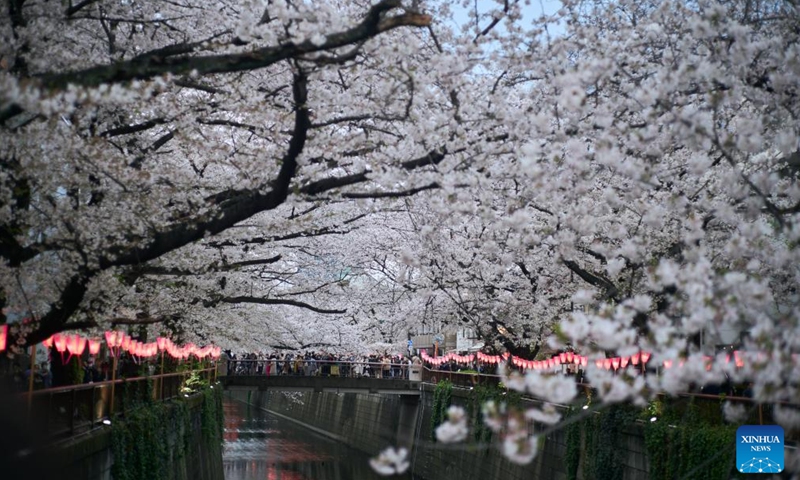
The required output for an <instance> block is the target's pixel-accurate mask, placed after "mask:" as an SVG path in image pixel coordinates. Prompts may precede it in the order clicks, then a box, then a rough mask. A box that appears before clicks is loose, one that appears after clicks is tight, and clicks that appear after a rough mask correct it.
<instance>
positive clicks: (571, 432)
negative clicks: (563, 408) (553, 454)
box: [566, 408, 583, 480]
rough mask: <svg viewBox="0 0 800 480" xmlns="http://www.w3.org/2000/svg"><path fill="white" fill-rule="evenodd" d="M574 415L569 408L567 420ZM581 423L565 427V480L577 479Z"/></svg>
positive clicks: (579, 459) (573, 410)
mask: <svg viewBox="0 0 800 480" xmlns="http://www.w3.org/2000/svg"><path fill="white" fill-rule="evenodd" d="M574 414H575V409H574V408H570V410H569V413H567V418H569V417H570V416H572V415H574ZM582 426H583V422H573V423H571V424H569V425H568V426H567V432H566V434H567V439H566V442H567V458H566V462H567V480H577V479H578V467H579V465H580V461H581V430H582V428H581V427H582Z"/></svg>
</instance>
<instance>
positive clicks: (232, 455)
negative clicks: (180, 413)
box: [222, 398, 411, 480]
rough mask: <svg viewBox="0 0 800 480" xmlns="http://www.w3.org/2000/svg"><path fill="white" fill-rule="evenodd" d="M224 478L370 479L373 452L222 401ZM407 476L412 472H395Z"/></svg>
mask: <svg viewBox="0 0 800 480" xmlns="http://www.w3.org/2000/svg"><path fill="white" fill-rule="evenodd" d="M224 408H225V444H224V446H223V452H222V461H223V466H224V469H225V480H252V479H259V480H350V479H352V480H372V479H378V478H386V477H381V476H379V475H378V474H376V473H375V472H373V471H372V469H371V468H370V466H369V463H368V461H369V456H367V455H366V454H364V453H361V452H359V451H358V450H355V449H352V448H349V447H347V446H346V445H343V444H340V443H338V442H336V441H335V440H332V439H330V438H327V437H324V436H321V435H318V434H316V433H314V432H311V431H309V430H307V429H305V428H303V427H301V426H299V425H297V424H295V423H293V422H291V421H289V420H285V419H282V418H280V417H277V416H275V415H272V414H270V413H268V412H266V411H263V410H259V409H257V408H255V407H253V406H251V405H248V404H246V403H242V402H237V401H236V400H232V399H230V398H226V399H225V400H224ZM391 478H392V479H401V480H408V479H410V478H411V476H410V475H409V474H408V473H406V475H404V476H393V477H391Z"/></svg>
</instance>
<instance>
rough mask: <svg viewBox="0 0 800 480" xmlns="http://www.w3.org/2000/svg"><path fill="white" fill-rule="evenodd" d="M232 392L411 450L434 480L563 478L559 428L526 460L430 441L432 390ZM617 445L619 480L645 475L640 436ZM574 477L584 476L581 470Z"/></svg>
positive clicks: (332, 432) (370, 444) (640, 479)
mask: <svg viewBox="0 0 800 480" xmlns="http://www.w3.org/2000/svg"><path fill="white" fill-rule="evenodd" d="M226 394H227V395H229V396H230V397H231V398H234V399H236V400H240V401H243V402H246V403H249V404H250V405H253V406H255V407H258V408H261V409H263V410H266V411H269V412H272V413H275V414H278V415H280V416H282V417H285V418H288V419H291V420H294V421H296V422H298V423H300V424H303V425H305V426H307V427H309V428H311V429H313V430H315V431H316V432H318V433H322V434H323V435H327V436H329V437H331V438H334V439H337V440H339V441H341V442H344V443H346V444H348V445H349V446H352V447H354V448H356V449H358V450H361V451H363V452H366V453H368V454H370V455H375V454H377V453H378V452H380V451H381V450H383V449H384V448H386V447H387V446H404V447H407V448H410V449H412V460H413V463H412V465H413V467H412V468H413V473H414V475H415V476H417V477H421V478H425V479H430V480H438V479H444V478H458V479H459V480H486V479H493V478H502V479H504V480H516V479H519V480H523V479H524V480H529V479H531V478H537V479H554V480H561V479H564V480H565V479H566V478H567V466H566V464H567V461H566V455H567V446H566V433H565V431H564V430H563V429H562V430H558V431H555V432H553V433H552V434H551V435H548V436H547V437H546V438H545V439H544V445H543V450H541V451H540V453H539V455H538V456H537V457H536V459H535V460H534V461H533V462H532V463H531V464H529V465H524V466H520V465H516V464H514V463H512V462H510V461H508V460H507V459H506V458H505V457H504V456H503V455H502V454H501V453H500V452H499V451H498V450H497V449H496V448H495V447H490V448H486V447H484V448H474V449H471V448H470V447H469V446H467V448H466V449H449V448H441V445H440V444H435V443H434V442H432V440H431V413H432V410H433V402H434V399H433V396H434V393H433V388H432V387H429V386H427V388H424V389H423V390H422V392H421V395H420V396H408V395H391V394H367V393H364V394H360V393H332V392H281V391H275V390H271V391H270V390H266V391H258V390H255V389H250V390H246V389H241V390H229V391H227V392H226ZM452 403H453V404H455V405H463V406H465V407H466V405H467V404H468V403H469V392H468V391H463V390H454V391H453V395H452ZM622 438H623V439H624V441H623V442H622V443H624V444H622V445H619V447H618V448H619V450H620V453H621V457H622V459H623V463H624V464H625V470H624V477H623V478H624V480H645V479H647V478H648V477H647V467H646V460H645V453H644V438H643V437H642V435H641V432H636V431H633V430H632V431H629V432H626V433H625V435H623V437H622ZM581 473H582V472H580V471H579V477H580V478H587V477H586V475H581Z"/></svg>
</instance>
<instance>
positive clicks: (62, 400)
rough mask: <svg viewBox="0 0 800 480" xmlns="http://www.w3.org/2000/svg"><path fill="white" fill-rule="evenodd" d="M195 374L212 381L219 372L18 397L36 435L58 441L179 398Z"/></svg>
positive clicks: (135, 379) (74, 387) (140, 379)
mask: <svg viewBox="0 0 800 480" xmlns="http://www.w3.org/2000/svg"><path fill="white" fill-rule="evenodd" d="M193 373H194V374H198V375H200V376H201V378H203V379H205V380H208V381H211V380H213V378H214V374H215V369H214V368H206V369H202V370H193V371H186V372H177V373H166V374H162V375H152V376H145V377H132V378H121V379H117V380H108V381H103V382H95V383H86V384H81V385H69V386H63V387H54V388H47V389H42V390H34V391H33V392H32V393H24V394H18V398H20V399H21V400H23V401H25V402H27V403H28V416H29V426H30V428H31V429H32V433H35V434H37V435H40V436H41V437H43V438H48V439H58V438H64V437H70V436H73V435H75V434H78V433H82V432H85V431H88V430H90V429H92V428H94V427H96V426H98V425H99V424H101V423H102V422H103V421H104V420H109V419H111V418H112V417H113V416H114V415H123V416H124V415H125V413H126V412H127V411H129V410H130V409H131V408H135V407H136V406H137V405H140V404H142V403H143V402H146V401H163V400H168V399H171V398H176V397H178V396H180V395H181V386H182V384H183V382H184V381H185V380H186V379H187V378H188V377H189V375H191V374H193ZM148 397H149V398H148ZM112 402H113V403H112Z"/></svg>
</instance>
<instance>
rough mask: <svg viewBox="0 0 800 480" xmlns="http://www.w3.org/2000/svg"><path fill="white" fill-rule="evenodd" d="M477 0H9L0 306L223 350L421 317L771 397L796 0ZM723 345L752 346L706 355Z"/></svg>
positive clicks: (778, 337)
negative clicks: (728, 359)
mask: <svg viewBox="0 0 800 480" xmlns="http://www.w3.org/2000/svg"><path fill="white" fill-rule="evenodd" d="M480 3H481V6H480V7H479V6H478V5H477V2H476V4H475V5H472V4H471V2H449V1H425V0H422V1H400V0H381V1H378V2H368V1H362V0H329V1H326V2H295V1H286V0H269V1H264V2H246V3H241V2H235V1H230V2H228V1H217V2H206V1H202V2H201V1H193V0H183V1H181V2H136V1H133V0H131V1H122V2H106V1H102V0H84V1H81V2H78V3H72V2H70V3H68V4H64V3H58V2H56V3H53V2H46V1H41V0H38V1H37V0H9V1H8V2H6V5H7V9H8V15H3V16H0V31H1V32H2V36H3V39H4V41H3V42H0V121H1V122H2V128H0V162H2V169H0V258H2V264H0V305H2V306H3V307H4V310H3V312H4V313H3V317H2V318H0V321H2V320H5V317H6V316H7V315H10V314H11V312H13V313H14V315H18V316H27V317H31V318H32V321H30V322H28V323H26V324H24V325H20V326H18V327H17V329H16V330H15V335H16V338H17V340H18V344H19V345H25V344H26V343H29V342H37V341H41V340H42V339H44V338H46V337H47V336H49V335H51V334H52V333H55V332H58V331H63V330H68V329H101V328H106V327H108V326H109V325H123V324H125V325H127V324H142V325H149V326H150V327H151V328H155V329H160V328H169V329H172V330H173V331H181V332H183V334H185V335H187V336H190V337H192V336H195V337H198V338H199V339H200V340H203V339H205V340H209V341H216V342H218V343H220V344H222V345H223V346H231V347H240V348H254V347H255V346H256V345H263V344H270V345H272V346H276V347H280V348H305V347H308V346H315V345H321V344H324V345H331V346H334V345H351V346H352V345H355V344H361V343H363V342H364V341H365V338H368V341H397V340H398V339H401V340H402V337H403V336H404V335H405V334H406V332H407V331H408V329H409V328H414V327H417V326H420V325H422V324H423V323H426V322H427V323H426V324H427V325H433V324H437V325H439V324H442V323H445V324H450V325H463V326H469V327H470V328H474V329H476V330H477V331H480V332H482V335H484V336H485V337H486V338H488V339H490V340H492V341H494V340H497V342H498V346H499V345H500V344H503V345H505V346H506V347H507V348H508V347H518V348H522V347H524V348H528V349H529V350H536V349H537V348H539V347H540V346H548V347H550V348H563V347H564V346H566V345H569V346H571V347H572V348H575V349H576V350H579V351H582V352H587V353H588V352H596V353H599V354H603V355H606V354H608V355H613V354H620V355H626V354H630V353H632V352H633V351H636V350H637V349H646V350H649V351H653V352H654V359H655V360H656V361H658V362H660V361H663V360H667V359H675V358H684V359H686V360H687V362H686V364H687V366H688V365H693V366H692V367H687V369H685V370H680V371H679V370H678V369H675V370H673V371H670V372H669V373H668V374H666V375H662V376H659V377H652V378H648V382H649V383H648V384H647V385H645V384H643V383H642V382H641V381H634V380H633V379H631V378H627V377H625V376H624V375H620V376H617V377H613V378H612V377H608V376H605V374H604V373H603V372H602V371H596V370H593V369H590V373H591V375H594V376H593V377H592V378H594V379H595V380H596V381H598V382H599V384H601V385H604V387H603V389H602V390H603V392H605V393H608V392H614V395H615V398H617V399H619V398H628V397H637V396H640V395H644V393H643V392H644V388H645V387H650V388H651V389H654V390H666V391H673V392H674V391H679V390H681V389H683V388H686V387H687V386H688V385H689V383H691V382H700V383H705V382H714V381H720V380H721V379H722V378H724V375H725V374H728V375H731V376H732V377H734V378H736V379H737V380H742V381H745V380H746V381H752V382H753V383H754V388H753V391H754V393H755V395H756V397H757V398H759V399H761V400H765V401H766V400H778V399H787V398H796V395H797V393H798V392H797V385H796V379H797V378H800V364H798V362H797V360H796V355H797V354H798V353H800V326H798V318H800V315H798V314H799V313H800V297H798V292H797V284H798V278H799V277H798V274H799V273H800V271H799V270H798V268H799V267H798V266H799V265H800V252H799V250H800V249H798V240H799V239H800V223H799V220H800V217H799V215H800V182H798V172H799V171H800V170H799V168H800V150H799V149H798V148H799V147H800V144H799V143H798V133H799V130H798V128H799V124H798V116H799V115H800V101H799V100H798V95H799V94H800V92H798V83H797V79H798V78H800V46H799V44H798V35H800V32H798V29H797V25H798V20H800V18H798V10H797V6H796V3H795V2H793V1H791V0H776V1H763V0H703V1H691V2H686V1H638V0H637V1H633V0H564V1H563V2H562V5H561V8H560V9H558V10H557V11H552V12H542V13H541V14H539V13H538V10H532V8H533V7H530V6H528V4H527V2H520V1H514V0H504V1H498V2H493V3H491V5H487V4H489V2H485V3H484V2H480ZM468 4H469V5H468ZM532 12H533V13H532ZM576 305H578V306H580V307H581V308H580V309H577V308H575V306H576ZM498 332H499V333H498ZM732 343H733V344H736V345H739V346H740V347H741V348H742V349H743V350H748V351H751V352H754V355H753V357H752V361H749V362H748V363H747V364H746V365H745V367H744V368H741V369H732V367H731V366H730V365H727V364H725V362H723V361H720V362H714V364H713V366H712V368H710V369H709V370H706V368H705V362H704V361H703V358H704V357H705V356H714V355H715V354H716V350H715V346H717V345H723V344H732ZM756 353H760V355H758V354H756ZM765 353H766V354H765ZM793 379H794V380H793ZM793 381H794V383H792V382H793ZM620 391H622V392H624V393H623V394H620V393H619V392H620Z"/></svg>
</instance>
